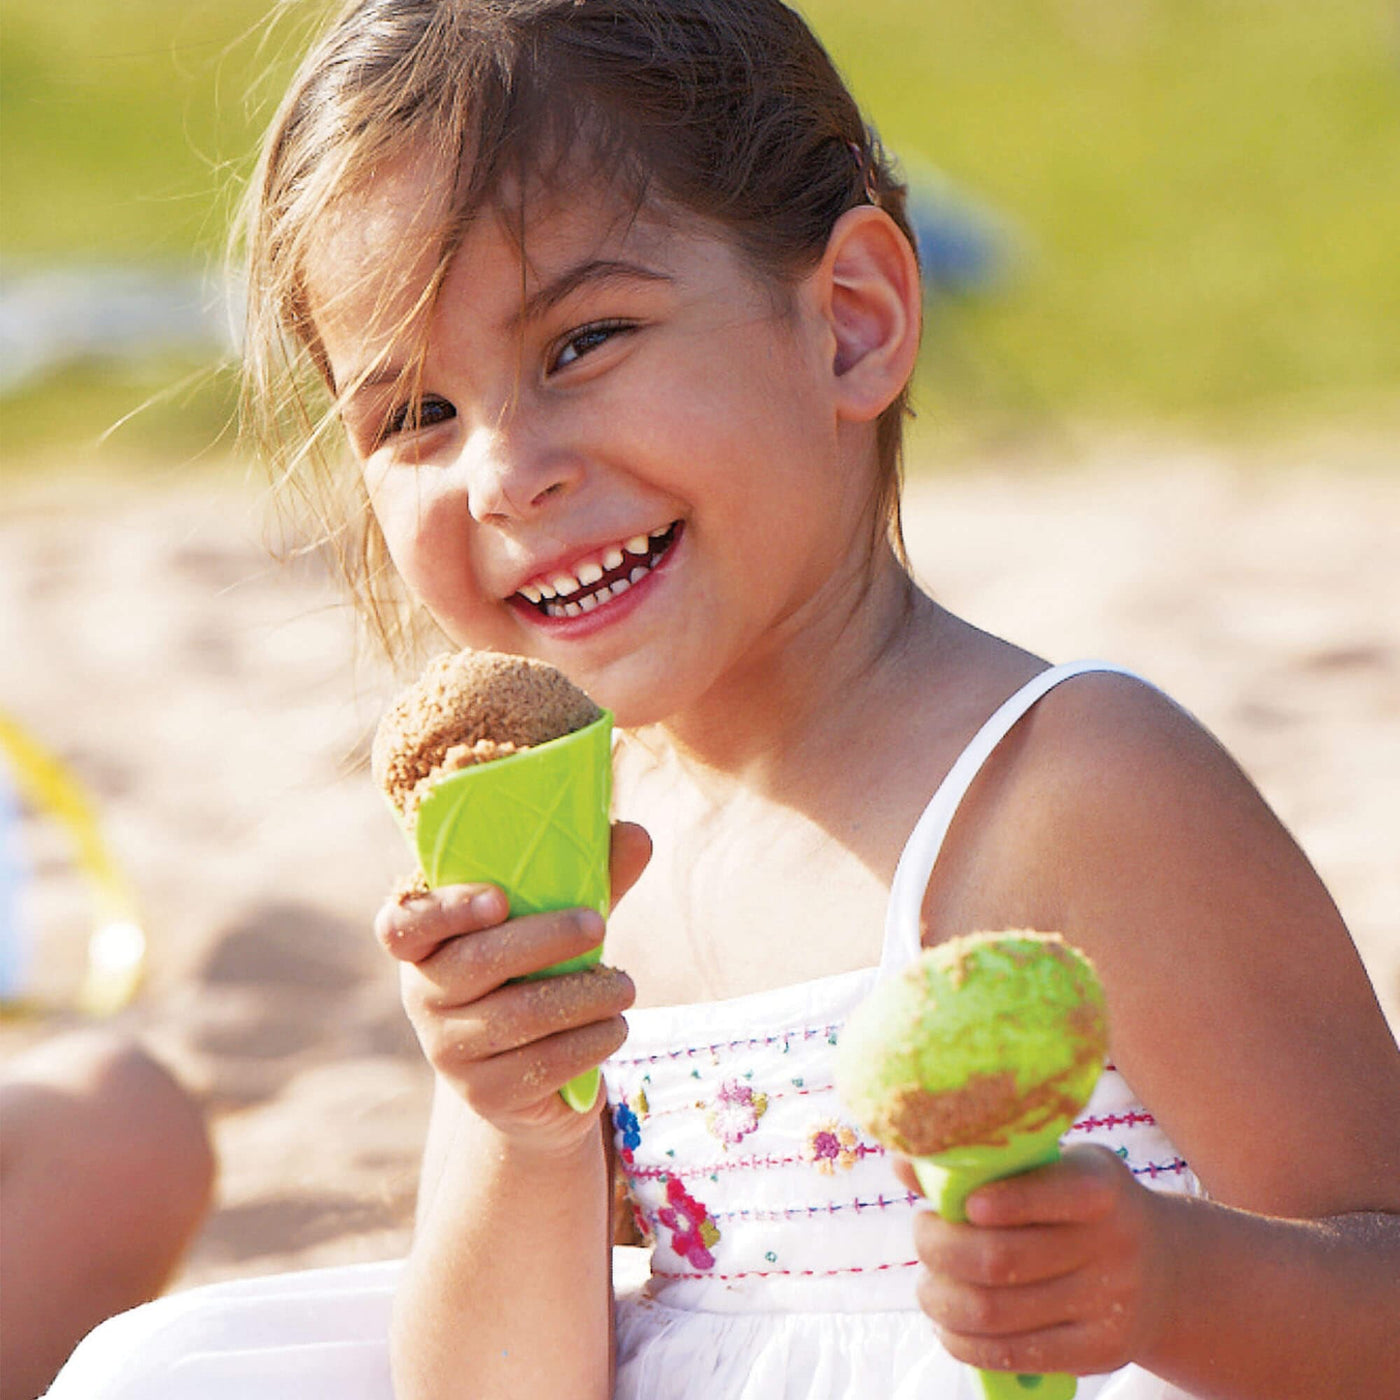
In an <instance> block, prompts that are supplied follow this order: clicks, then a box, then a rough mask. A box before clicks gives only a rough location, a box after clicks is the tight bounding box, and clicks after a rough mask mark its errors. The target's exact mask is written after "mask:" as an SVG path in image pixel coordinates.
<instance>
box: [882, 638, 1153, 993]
mask: <svg viewBox="0 0 1400 1400" xmlns="http://www.w3.org/2000/svg"><path fill="white" fill-rule="evenodd" d="M1088 671H1107V672H1111V673H1113V674H1115V675H1121V676H1133V678H1134V679H1141V678H1140V677H1138V676H1137V675H1136V673H1135V672H1133V671H1129V670H1127V669H1126V668H1125V667H1122V666H1114V665H1112V664H1110V663H1109V662H1105V661H1070V662H1066V663H1065V664H1064V665H1062V666H1051V667H1049V668H1048V669H1046V670H1044V671H1041V672H1040V673H1039V674H1038V675H1036V676H1032V677H1031V679H1030V680H1029V681H1027V682H1026V684H1025V685H1023V686H1022V687H1021V688H1020V690H1018V691H1017V692H1016V693H1015V694H1014V695H1012V696H1011V697H1010V698H1009V699H1007V700H1005V701H1004V702H1003V703H1002V704H1001V705H999V706H998V707H997V709H996V710H995V711H994V712H993V713H992V715H991V716H990V717H989V718H988V719H987V721H986V723H985V724H983V726H982V727H981V729H979V730H978V731H977V733H976V734H974V735H973V736H972V739H971V741H970V742H969V743H968V745H967V747H966V748H965V749H964V750H963V751H962V753H961V754H959V755H958V758H957V761H956V762H955V763H954V764H953V766H952V767H951V768H950V769H949V770H948V773H947V776H946V777H945V778H944V779H943V781H942V782H941V783H940V784H939V785H938V791H937V792H935V793H934V794H933V797H932V798H931V799H930V801H929V804H928V806H927V807H925V808H924V811H923V815H922V816H921V817H920V818H919V820H918V821H917V822H916V823H915V825H914V830H913V831H912V832H910V834H909V839H908V841H906V842H905V843H904V850H903V852H902V854H901V855H900V857H899V865H898V866H897V867H896V868H895V872H894V880H893V881H892V882H891V884H890V900H889V904H888V906H887V908H886V910H885V941H884V948H883V950H882V951H881V954H880V976H881V977H888V976H889V975H890V974H891V973H895V972H898V971H900V970H901V969H902V968H905V967H907V966H908V965H909V964H910V963H911V962H913V961H914V959H915V958H917V957H918V956H919V951H920V948H921V946H922V943H921V938H920V917H919V916H920V914H921V912H922V910H923V903H924V891H925V890H926V889H927V888H928V882H929V877H930V876H931V875H932V874H933V866H934V862H935V861H936V860H937V859H938V853H939V851H941V850H942V849H943V838H944V837H945V836H947V834H948V828H949V827H950V826H951V825H952V823H953V817H954V816H955V815H956V814H957V810H958V807H959V806H960V805H961V803H962V800H963V798H964V797H965V796H966V795H967V790H968V788H970V787H971V786H972V782H973V779H974V778H976V776H977V775H978V773H979V772H981V770H982V765H983V764H984V763H985V762H986V761H987V759H988V758H989V757H990V756H991V754H992V753H993V752H994V751H995V749H996V747H997V745H998V744H999V743H1001V741H1002V740H1003V739H1004V738H1005V737H1006V736H1007V735H1008V734H1009V733H1010V732H1011V730H1012V729H1013V728H1015V726H1016V723H1017V721H1018V720H1020V719H1021V717H1022V716H1023V715H1025V714H1026V713H1027V711H1029V710H1030V709H1031V707H1032V706H1033V705H1034V704H1035V703H1036V701H1038V700H1039V699H1040V698H1041V697H1042V696H1043V695H1045V694H1046V693H1047V692H1049V691H1051V690H1053V689H1054V688H1055V687H1056V686H1057V685H1059V684H1060V682H1061V681H1067V680H1069V679H1070V678H1071V677H1073V676H1081V675H1083V674H1084V673H1085V672H1088Z"/></svg>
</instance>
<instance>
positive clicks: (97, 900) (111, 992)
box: [0, 712, 146, 1016]
mask: <svg viewBox="0 0 1400 1400" xmlns="http://www.w3.org/2000/svg"><path fill="white" fill-rule="evenodd" d="M0 754H3V756H4V758H5V760H6V761H7V763H8V764H9V767H10V768H11V770H12V772H13V774H14V779H15V786H16V787H17V789H18V790H19V794H20V796H21V798H22V799H23V800H24V801H25V802H27V803H28V804H29V805H30V806H31V807H32V808H34V809H35V810H36V811H39V812H43V813H45V814H47V815H49V816H52V817H54V818H56V819H57V820H58V821H59V823H60V824H61V825H62V826H63V827H64V828H65V830H66V831H67V832H68V835H69V837H70V839H71V841H72V843H73V852H74V863H75V864H76V865H77V867H78V869H79V870H80V871H82V873H83V875H84V876H85V877H86V878H87V880H88V883H89V885H90V886H91V888H92V895H93V912H94V929H93V933H92V936H91V938H90V939H89V940H88V958H87V971H86V973H85V975H84V978H83V985H82V987H81V988H80V990H79V992H78V998H77V1000H78V1007H79V1009H80V1010H82V1011H85V1012H87V1013H88V1014H89V1015H92V1016H110V1015H112V1014H113V1013H114V1012H116V1011H120V1010H121V1008H122V1007H124V1006H125V1005H127V1003H128V1002H130V1001H131V999H132V998H133V997H134V996H135V995H136V991H137V988H138V987H139V986H140V984H141V978H142V975H143V973H144V971H145V965H146V935H145V933H144V932H143V930H142V928H141V922H140V919H139V918H138V916H137V909H136V900H135V896H134V895H133V893H132V890H131V886H130V884H129V883H128V882H127V879H126V876H125V875H124V874H123V872H122V870H121V868H120V867H119V866H118V865H117V863H116V860H115V859H114V858H113V856H112V853H111V851H110V849H109V848H108V846H107V843H106V841H105V840H104V839H103V836H102V830H101V827H100V825H99V823H98V819H97V814H96V812H95V810H94V808H93V805H92V803H91V801H89V799H88V796H87V794H86V793H85V792H84V791H83V788H82V785H81V784H80V783H79V782H78V780H77V778H76V777H74V775H73V774H72V773H71V772H69V770H68V769H67V768H65V767H64V765H63V764H62V763H61V762H60V761H59V760H58V758H57V757H55V756H54V755H53V754H52V753H50V752H49V751H48V750H47V749H45V748H44V747H43V746H42V745H41V744H40V743H39V742H38V741H37V740H36V739H34V738H33V736H32V735H30V734H29V733H28V732H27V731H26V730H25V729H23V728H22V727H21V726H20V725H19V723H18V722H17V721H16V720H14V719H12V718H10V717H9V716H8V715H6V714H4V713H3V712H0Z"/></svg>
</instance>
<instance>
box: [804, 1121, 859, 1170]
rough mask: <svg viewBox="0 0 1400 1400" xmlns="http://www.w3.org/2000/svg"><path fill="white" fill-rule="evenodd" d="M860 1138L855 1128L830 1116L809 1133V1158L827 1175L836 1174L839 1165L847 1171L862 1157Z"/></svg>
mask: <svg viewBox="0 0 1400 1400" xmlns="http://www.w3.org/2000/svg"><path fill="white" fill-rule="evenodd" d="M859 1146H860V1139H859V1138H858V1137H857V1136H856V1132H855V1129H854V1128H850V1127H848V1126H847V1125H846V1124H845V1123H838V1122H837V1121H836V1119H834V1118H828V1119H827V1120H826V1121H825V1122H824V1123H818V1124H817V1126H816V1127H815V1128H813V1129H812V1131H811V1132H810V1133H808V1134H807V1160H808V1161H809V1162H812V1163H814V1164H815V1166H816V1168H817V1170H818V1171H819V1172H821V1173H823V1174H824V1175H826V1176H834V1175H835V1174H836V1168H837V1167H843V1168H844V1169H845V1170H846V1171H850V1169H851V1168H852V1167H853V1166H855V1164H856V1162H857V1160H858V1159H859V1158H860V1156H861V1153H860V1151H859Z"/></svg>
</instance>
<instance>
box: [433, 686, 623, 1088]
mask: <svg viewBox="0 0 1400 1400" xmlns="http://www.w3.org/2000/svg"><path fill="white" fill-rule="evenodd" d="M611 803H612V715H611V714H609V713H607V712H604V714H603V716H602V718H601V719H598V720H595V721H594V723H592V724H590V725H588V726H587V727H586V728H583V729H579V730H575V731H574V733H572V734H566V735H564V737H563V738H560V739H552V740H550V742H549V743H546V744H539V745H537V746H536V747H535V748H532V749H526V750H523V751H522V752H520V753H515V754H510V755H508V756H506V757H505V758H500V759H496V760H495V761H493V762H491V763H481V764H476V765H473V766H472V767H469V768H463V769H460V770H459V771H457V772H455V773H451V774H448V775H447V776H445V777H443V778H440V779H438V780H437V781H436V782H434V783H433V785H432V786H431V787H430V788H429V790H428V792H427V793H426V794H425V795H424V797H423V800H422V802H421V803H420V805H419V808H418V816H417V823H416V826H415V830H414V844H415V846H416V848H417V852H418V860H419V864H420V865H421V866H422V868H423V874H424V876H425V877H426V878H427V881H428V884H429V885H431V886H433V887H434V888H436V887H437V886H439V885H456V884H474V883H477V882H482V883H486V884H492V885H496V886H498V887H499V888H500V889H501V890H503V891H504V892H505V894H506V897H507V899H509V901H510V916H511V917H512V918H517V917H519V916H520V915H522V914H540V913H545V912H547V911H549V910H554V909H579V908H584V907H588V908H592V909H596V910H597V911H598V913H599V914H601V915H602V916H603V917H604V918H606V917H607V915H608V908H609V903H610V886H609V875H608V852H609V844H610V840H611V823H610V807H611ZM602 951H603V950H602V947H601V946H599V947H597V948H593V949H590V950H589V951H588V952H587V953H583V954H581V955H580V956H578V957H576V958H569V959H567V960H566V961H564V962H560V963H555V964H554V965H553V966H551V967H547V968H544V969H543V970H541V971H540V972H537V973H534V974H532V976H533V977H558V976H560V975H562V974H564V973H567V972H578V971H581V970H582V969H584V968H587V967H592V966H593V965H595V964H596V963H597V962H598V960H599V958H600V957H601V956H602ZM597 1092H598V1071H597V1070H596V1069H591V1070H587V1071H585V1072H584V1073H583V1074H581V1075H578V1076H577V1077H576V1078H574V1079H572V1080H570V1081H569V1083H568V1084H566V1085H565V1086H564V1087H563V1088H562V1089H561V1090H560V1094H561V1095H562V1097H563V1098H564V1101H565V1102H566V1103H568V1104H569V1106H570V1107H571V1108H573V1109H575V1110H577V1111H578V1112H580V1113H583V1112H586V1111H587V1110H588V1109H590V1108H591V1107H592V1106H593V1101H594V1099H595V1098H596V1097H597Z"/></svg>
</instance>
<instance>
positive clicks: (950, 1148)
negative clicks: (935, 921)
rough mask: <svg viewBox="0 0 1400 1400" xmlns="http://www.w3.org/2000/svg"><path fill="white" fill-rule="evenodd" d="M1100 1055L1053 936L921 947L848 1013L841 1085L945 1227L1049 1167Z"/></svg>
mask: <svg viewBox="0 0 1400 1400" xmlns="http://www.w3.org/2000/svg"><path fill="white" fill-rule="evenodd" d="M1107 1050H1108V1032H1107V1022H1106V1019H1105V1014H1104V995H1103V989H1102V987H1101V986H1100V985H1099V981H1098V977H1097V976H1096V975H1095V973H1094V970H1093V967H1092V966H1091V965H1090V963H1089V962H1088V960H1087V959H1086V958H1085V957H1084V956H1083V955H1082V954H1081V953H1079V952H1078V951H1077V950H1075V949H1073V948H1071V947H1070V946H1069V945H1068V944H1067V943H1066V942H1065V941H1064V940H1063V939H1062V938H1061V937H1060V936H1059V935H1058V934H1040V933H1029V932H1017V933H1003V934H973V935H970V936H968V937H965V938H955V939H952V940H950V941H949V942H947V943H944V944H940V945H939V946H937V947H935V948H930V949H928V950H927V951H926V952H925V953H924V954H923V955H922V957H920V959H919V960H918V962H917V963H915V964H914V966H912V967H910V968H909V969H907V970H906V971H905V972H904V973H902V974H901V975H899V976H896V977H891V978H889V979H887V980H886V981H884V982H881V983H880V984H879V985H878V986H877V987H876V988H875V990H874V992H872V993H871V995H870V996H869V997H868V998H867V999H866V1001H865V1002H863V1003H862V1004H861V1005H860V1006H859V1007H858V1008H857V1009H856V1011H855V1012H854V1013H853V1014H852V1016H851V1018H850V1020H849V1021H848V1022H847V1023H846V1026H845V1029H844V1031H843V1032H842V1035H841V1041H840V1046H839V1048H838V1050H837V1073H836V1082H837V1087H838V1088H839V1090H840V1093H841V1096H842V1098H843V1099H844V1100H845V1102H846V1104H847V1106H848V1107H849V1108H850V1109H851V1111H852V1113H853V1114H854V1115H855V1116H856V1118H857V1120H858V1121H859V1122H860V1124H861V1126H862V1127H864V1128H865V1130H866V1131H867V1132H869V1133H870V1134H871V1136H872V1137H874V1138H876V1139H877V1140H878V1141H879V1142H881V1143H883V1144H884V1145H885V1146H887V1147H890V1148H893V1149H894V1150H895V1151H897V1152H901V1153H903V1154H904V1155H906V1156H908V1157H910V1158H912V1159H913V1163H914V1171H915V1174H916V1176H917V1177H918V1180H919V1185H920V1186H921V1188H922V1189H923V1191H924V1193H925V1195H927V1196H928V1198H929V1200H930V1201H931V1202H932V1204H933V1206H934V1208H935V1209H936V1210H937V1211H938V1213H939V1214H940V1215H941V1216H943V1218H944V1219H945V1220H953V1221H964V1220H966V1219H967V1215H966V1211H965V1202H966V1200H967V1197H968V1196H969V1195H970V1194H971V1193H972V1192H973V1191H975V1190H976V1189H977V1188H978V1187H979V1186H983V1185H985V1184H986V1183H987V1182H989V1181H996V1180H999V1179H1000V1178H1002V1177H1006V1176H1014V1175H1015V1174H1016V1173H1018V1172H1023V1171H1029V1170H1030V1169H1031V1168H1033V1167H1039V1166H1045V1165H1047V1164H1048V1163H1050V1162H1054V1161H1056V1160H1057V1159H1058V1157H1059V1155H1060V1151H1059V1140H1060V1136H1061V1134H1063V1133H1064V1132H1065V1131H1066V1130H1067V1129H1068V1128H1069V1127H1070V1125H1071V1124H1072V1123H1073V1122H1074V1120H1075V1118H1077V1117H1078V1115H1079V1114H1080V1112H1081V1111H1082V1110H1083V1108H1084V1105H1085V1104H1086V1103H1087V1102H1088V1101H1089V1096H1090V1094H1091V1093H1092V1092H1093V1089H1094V1085H1095V1083H1097V1081H1098V1077H1099V1072H1100V1070H1101V1069H1102V1067H1103V1062H1104V1058H1105V1056H1106V1054H1107ZM978 1374H979V1375H980V1377H981V1382H982V1390H983V1394H984V1395H985V1396H986V1397H987V1400H1011V1397H1020V1400H1026V1397H1036V1400H1069V1398H1070V1397H1072V1396H1073V1395H1074V1393H1075V1390H1076V1382H1075V1378H1074V1377H1073V1376H1066V1375H1045V1376H1040V1375H1028V1374H1017V1373H1015V1372H1009V1371H981V1372H979V1373H978Z"/></svg>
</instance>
